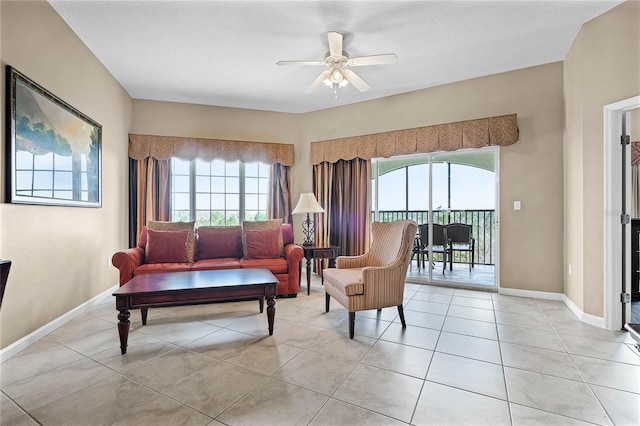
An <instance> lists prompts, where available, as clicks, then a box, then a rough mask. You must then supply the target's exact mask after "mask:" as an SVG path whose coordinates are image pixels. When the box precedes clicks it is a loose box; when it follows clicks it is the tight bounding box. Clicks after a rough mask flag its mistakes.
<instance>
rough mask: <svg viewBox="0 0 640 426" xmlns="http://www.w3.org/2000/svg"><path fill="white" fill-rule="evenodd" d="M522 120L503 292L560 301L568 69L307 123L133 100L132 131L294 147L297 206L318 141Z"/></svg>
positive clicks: (510, 186)
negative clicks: (512, 117)
mask: <svg viewBox="0 0 640 426" xmlns="http://www.w3.org/2000/svg"><path fill="white" fill-rule="evenodd" d="M514 112H515V113H517V114H518V125H519V129H520V142H519V143H517V144H516V145H513V146H510V147H506V148H503V149H502V150H501V154H500V168H501V173H502V179H501V186H500V193H501V197H502V198H501V205H500V207H501V223H500V227H501V231H500V232H501V240H500V244H501V250H502V258H501V260H502V264H501V269H500V273H501V276H502V286H503V287H510V288H517V289H527V290H535V291H547V292H556V293H560V292H562V125H563V120H562V64H561V63H554V64H549V65H544V66H539V67H534V68H528V69H524V70H518V71H513V72H509V73H504V74H498V75H494V76H490V77H485V78H479V79H474V80H469V81H465V82H461V83H456V84H450V85H446V86H441V87H436V88H432V89H426V90H421V91H417V92H412V93H407V94H403V95H398V96H393V97H388V98H384V99H379V100H374V101H370V102H365V103H360V104H357V105H350V106H345V107H340V108H332V109H328V110H323V111H317V112H312V113H307V114H301V115H293V114H282V113H267V112H260V111H250V110H239V109H229V108H219V107H208V106H198V105H184V104H173V103H165V102H153V101H134V111H133V116H134V121H133V125H132V132H133V133H146V134H157V135H173V136H191V137H209V138H229V139H234V138H236V139H242V140H257V141H272V142H282V143H294V144H295V148H296V165H295V167H294V171H293V182H294V196H293V202H294V203H295V202H296V201H297V199H298V196H299V193H300V192H302V191H309V190H311V169H312V168H311V164H310V161H309V157H310V153H309V146H310V145H309V144H310V142H312V141H317V140H326V139H333V138H339V137H344V136H352V135H360V134H369V133H376V132H381V131H386V130H396V129H404V128H410V127H417V126H425V125H430V124H438V123H448V122H453V121H460V120H467V119H473V118H481V117H489V116H495V115H502V114H510V113H514ZM514 200H520V201H522V206H523V208H522V210H521V211H519V212H515V211H513V207H512V206H513V201H514ZM298 232H299V230H298Z"/></svg>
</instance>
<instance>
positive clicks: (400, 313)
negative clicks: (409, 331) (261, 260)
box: [398, 305, 407, 328]
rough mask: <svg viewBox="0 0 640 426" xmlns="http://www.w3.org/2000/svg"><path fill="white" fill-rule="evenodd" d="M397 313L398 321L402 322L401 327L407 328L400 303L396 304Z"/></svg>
mask: <svg viewBox="0 0 640 426" xmlns="http://www.w3.org/2000/svg"><path fill="white" fill-rule="evenodd" d="M398 315H400V322H401V323H402V328H407V323H406V322H405V321H404V309H403V308H402V305H398Z"/></svg>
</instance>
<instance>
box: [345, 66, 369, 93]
mask: <svg viewBox="0 0 640 426" xmlns="http://www.w3.org/2000/svg"><path fill="white" fill-rule="evenodd" d="M342 75H344V78H346V79H347V81H348V82H349V83H351V84H353V85H354V86H355V87H356V88H357V89H358V90H359V91H361V92H366V91H367V90H369V89H370V87H371V86H369V85H368V84H367V83H366V82H365V81H364V80H363V79H361V78H360V77H358V74H356V73H355V72H353V71H351V70H348V69H343V70H342Z"/></svg>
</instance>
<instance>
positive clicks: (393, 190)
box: [378, 163, 495, 211]
mask: <svg viewBox="0 0 640 426" xmlns="http://www.w3.org/2000/svg"><path fill="white" fill-rule="evenodd" d="M405 181H406V172H405V169H404V168H401V169H398V170H394V171H392V172H388V173H385V174H384V175H381V176H380V182H379V183H378V191H379V194H378V203H379V206H378V210H380V211H383V210H404V209H405V206H406V192H407V191H406V190H405V188H406V185H405ZM408 192H409V210H428V208H429V168H428V165H427V164H419V165H414V166H410V167H409V191H408ZM446 208H447V165H446V163H434V164H433V209H434V210H444V209H446ZM451 209H452V210H493V209H495V173H494V172H491V171H487V170H484V169H480V168H477V167H471V166H464V165H459V164H452V165H451Z"/></svg>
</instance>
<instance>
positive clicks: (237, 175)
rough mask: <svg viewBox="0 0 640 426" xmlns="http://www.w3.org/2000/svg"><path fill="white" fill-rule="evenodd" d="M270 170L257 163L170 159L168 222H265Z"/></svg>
mask: <svg viewBox="0 0 640 426" xmlns="http://www.w3.org/2000/svg"><path fill="white" fill-rule="evenodd" d="M269 170H270V167H269V166H268V165H266V164H263V163H257V162H256V163H241V162H239V161H223V160H213V161H202V160H191V161H186V160H180V159H177V158H173V159H172V160H171V220H173V221H189V220H195V221H196V225H197V226H207V225H217V226H223V225H226V226H230V225H239V224H240V223H241V221H244V220H252V221H254V220H265V219H266V218H267V193H268V190H269ZM241 218H242V220H241Z"/></svg>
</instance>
